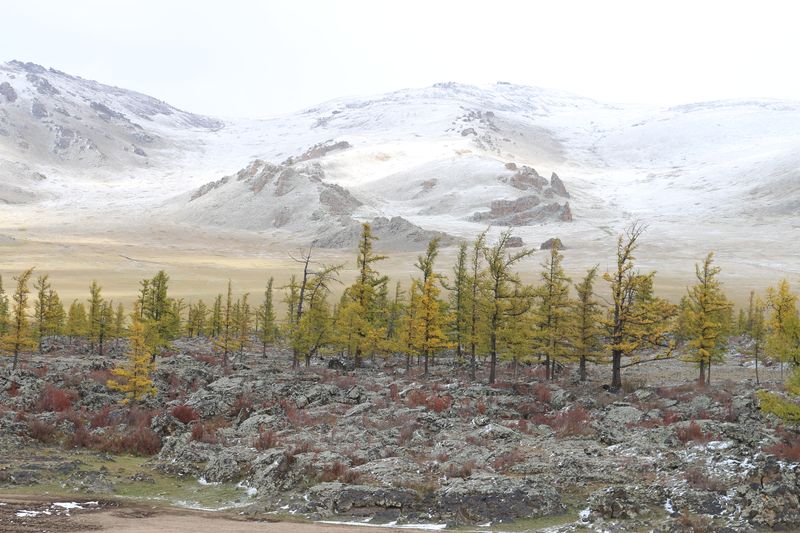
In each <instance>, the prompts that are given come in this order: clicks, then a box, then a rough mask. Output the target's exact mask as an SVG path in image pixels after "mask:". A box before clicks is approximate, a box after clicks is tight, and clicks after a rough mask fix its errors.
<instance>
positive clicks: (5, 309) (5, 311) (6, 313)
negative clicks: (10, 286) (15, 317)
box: [0, 276, 11, 338]
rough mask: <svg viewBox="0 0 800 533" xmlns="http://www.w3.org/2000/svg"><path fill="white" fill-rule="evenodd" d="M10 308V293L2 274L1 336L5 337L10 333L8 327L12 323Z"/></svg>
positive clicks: (0, 283) (0, 295)
mask: <svg viewBox="0 0 800 533" xmlns="http://www.w3.org/2000/svg"><path fill="white" fill-rule="evenodd" d="M10 310H11V308H10V307H9V305H8V294H6V291H5V289H4V288H3V276H0V338H3V337H4V336H5V334H6V333H8V327H9V324H10V323H11V317H10Z"/></svg>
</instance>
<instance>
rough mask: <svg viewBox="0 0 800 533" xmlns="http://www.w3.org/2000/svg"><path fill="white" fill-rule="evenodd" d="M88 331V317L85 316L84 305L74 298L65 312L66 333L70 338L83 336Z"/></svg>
mask: <svg viewBox="0 0 800 533" xmlns="http://www.w3.org/2000/svg"><path fill="white" fill-rule="evenodd" d="M88 333H89V319H88V318H87V316H86V306H85V305H83V302H79V301H78V300H75V301H73V302H72V305H70V307H69V312H68V313H67V325H66V334H67V335H68V336H69V337H70V339H71V340H73V341H74V340H75V339H76V338H78V337H83V336H85V335H87V334H88Z"/></svg>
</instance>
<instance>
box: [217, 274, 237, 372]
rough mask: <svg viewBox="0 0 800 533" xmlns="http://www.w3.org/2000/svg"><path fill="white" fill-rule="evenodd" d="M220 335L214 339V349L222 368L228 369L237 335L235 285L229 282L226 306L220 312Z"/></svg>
mask: <svg viewBox="0 0 800 533" xmlns="http://www.w3.org/2000/svg"><path fill="white" fill-rule="evenodd" d="M220 314H221V317H220V325H219V333H218V334H217V336H216V338H215V339H214V347H215V348H216V350H217V353H219V354H220V357H221V359H222V368H224V369H225V370H227V369H228V356H229V355H230V354H231V352H232V350H233V345H234V338H235V335H236V324H234V321H233V285H232V283H231V280H228V292H227V296H226V298H225V305H224V306H223V307H222V309H221V311H220Z"/></svg>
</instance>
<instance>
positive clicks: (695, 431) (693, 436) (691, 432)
mask: <svg viewBox="0 0 800 533" xmlns="http://www.w3.org/2000/svg"><path fill="white" fill-rule="evenodd" d="M675 434H676V435H677V437H678V440H679V441H681V442H682V443H684V444H686V443H687V442H690V441H691V442H708V441H710V440H713V438H714V436H713V435H712V434H711V433H703V430H702V429H701V428H700V426H699V425H698V424H697V422H695V421H694V420H692V422H691V423H690V424H689V425H688V426H687V427H683V428H678V429H677V430H675Z"/></svg>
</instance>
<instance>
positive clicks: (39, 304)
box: [33, 274, 52, 354]
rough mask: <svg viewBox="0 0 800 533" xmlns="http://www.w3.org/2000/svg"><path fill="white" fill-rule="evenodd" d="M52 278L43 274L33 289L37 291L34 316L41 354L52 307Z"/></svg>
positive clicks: (37, 279)
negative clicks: (50, 300)
mask: <svg viewBox="0 0 800 533" xmlns="http://www.w3.org/2000/svg"><path fill="white" fill-rule="evenodd" d="M49 278H50V276H48V275H47V274H43V275H41V276H39V277H37V278H36V281H35V282H34V284H33V288H34V290H35V291H36V300H35V301H34V302H33V315H34V319H35V321H36V338H37V339H38V341H39V353H40V354H41V353H42V352H43V351H44V344H43V343H44V339H45V337H46V336H47V322H48V315H49V312H50V311H51V309H52V307H51V306H50V303H49V299H48V296H49V293H50V290H51V288H52V286H51V285H50V281H49Z"/></svg>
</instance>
